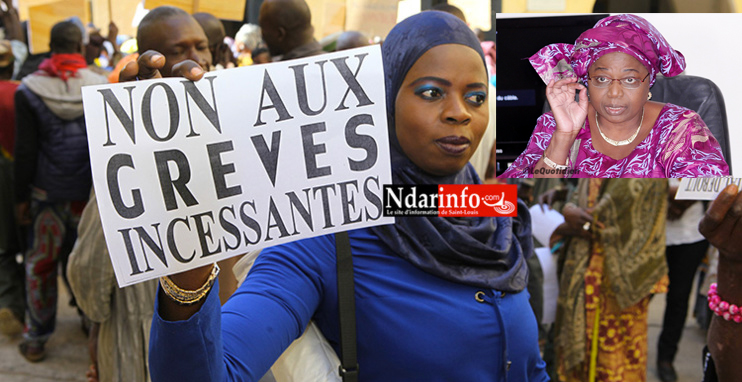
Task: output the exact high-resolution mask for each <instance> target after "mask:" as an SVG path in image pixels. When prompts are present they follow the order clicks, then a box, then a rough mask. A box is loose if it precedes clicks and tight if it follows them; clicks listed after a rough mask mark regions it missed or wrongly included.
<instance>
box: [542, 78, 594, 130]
mask: <svg viewBox="0 0 742 382" xmlns="http://www.w3.org/2000/svg"><path fill="white" fill-rule="evenodd" d="M577 90H580V96H579V102H576V101H575V93H576V91H577ZM546 99H547V100H548V101H549V105H550V106H551V111H552V113H553V114H554V120H555V121H556V132H555V133H561V134H565V135H566V134H568V135H571V136H576V135H577V133H578V132H579V131H580V129H581V128H582V125H584V124H585V118H587V88H586V87H585V86H584V85H582V84H580V83H579V82H578V79H577V78H575V77H570V78H564V79H561V80H559V81H557V82H556V83H555V82H554V80H551V81H550V82H549V84H548V85H547V86H546Z"/></svg>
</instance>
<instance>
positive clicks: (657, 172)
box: [500, 103, 729, 178]
mask: <svg viewBox="0 0 742 382" xmlns="http://www.w3.org/2000/svg"><path fill="white" fill-rule="evenodd" d="M555 130H556V122H555V121H554V116H553V115H552V114H551V112H549V113H546V114H543V115H542V116H541V117H539V119H538V123H537V124H536V128H535V129H534V131H533V134H532V135H531V140H530V141H529V142H528V147H527V148H526V150H525V151H524V152H523V153H522V154H520V156H518V158H517V159H516V160H515V162H513V164H512V165H511V166H510V167H508V169H507V170H505V172H504V173H503V174H502V175H500V177H501V178H530V177H532V176H533V174H532V171H531V170H530V169H531V168H534V167H535V166H536V163H537V162H538V161H539V159H541V157H542V156H543V154H544V150H545V149H546V147H548V146H549V142H551V136H552V134H554V131H555ZM574 150H577V151H576V152H574ZM567 166H568V167H569V168H570V169H571V170H576V173H573V174H565V177H574V178H703V177H717V176H728V175H729V166H728V165H727V162H726V161H724V157H723V155H722V152H721V147H720V146H719V142H717V141H716V138H714V136H713V135H712V134H711V131H710V130H709V129H708V127H707V126H706V124H705V123H704V122H703V120H702V119H701V117H700V116H699V115H698V114H697V113H696V112H694V111H693V110H690V109H687V108H684V107H682V106H677V105H673V104H669V103H668V104H665V106H664V107H663V108H662V111H661V112H660V115H659V117H657V122H655V124H654V126H653V127H652V131H651V132H650V133H649V135H648V136H647V137H646V138H644V140H643V141H642V142H641V143H639V145H637V146H636V148H635V149H634V151H632V152H631V154H629V156H627V157H626V158H624V159H619V160H616V159H613V158H611V157H609V156H607V155H605V154H603V153H601V152H599V151H598V150H596V149H595V148H594V147H593V141H592V138H591V136H590V124H589V122H588V121H587V120H586V121H585V125H584V126H583V127H582V129H581V130H580V132H579V133H578V134H577V138H576V139H575V144H574V145H573V146H572V150H571V151H570V155H569V157H568V159H567Z"/></svg>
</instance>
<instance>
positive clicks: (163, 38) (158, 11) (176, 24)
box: [137, 6, 211, 77]
mask: <svg viewBox="0 0 742 382" xmlns="http://www.w3.org/2000/svg"><path fill="white" fill-rule="evenodd" d="M137 45H138V48H139V53H144V52H146V51H148V50H154V51H157V52H160V53H161V54H162V55H163V56H165V66H163V68H162V69H161V70H160V73H162V76H163V77H170V76H171V75H172V74H171V71H172V68H173V65H175V64H177V63H179V62H182V61H184V60H193V61H195V62H196V63H198V64H199V65H201V66H202V67H203V68H204V69H205V70H209V68H210V67H211V52H210V51H209V41H208V39H207V38H206V34H205V33H204V30H203V29H202V28H201V26H200V25H199V24H198V22H196V20H195V19H194V18H193V17H192V16H191V15H189V14H188V13H186V12H185V11H183V10H181V9H179V8H175V7H170V6H162V7H157V8H155V9H153V10H151V11H150V12H149V13H148V14H147V15H146V16H145V17H144V18H143V19H142V21H141V22H140V23H139V28H138V30H137Z"/></svg>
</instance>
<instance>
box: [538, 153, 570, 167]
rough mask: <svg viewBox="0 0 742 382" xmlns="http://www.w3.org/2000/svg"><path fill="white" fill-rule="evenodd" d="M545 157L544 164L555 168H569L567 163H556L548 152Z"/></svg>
mask: <svg viewBox="0 0 742 382" xmlns="http://www.w3.org/2000/svg"><path fill="white" fill-rule="evenodd" d="M543 158H544V164H545V165H547V166H549V167H551V168H553V169H554V170H566V169H567V165H563V164H556V162H554V161H553V160H551V159H549V157H547V156H546V153H544V156H543Z"/></svg>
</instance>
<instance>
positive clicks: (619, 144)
mask: <svg viewBox="0 0 742 382" xmlns="http://www.w3.org/2000/svg"><path fill="white" fill-rule="evenodd" d="M643 122H644V108H642V120H641V121H639V127H637V128H636V132H634V135H632V136H630V137H628V138H627V139H624V140H623V141H614V140H613V139H610V138H608V137H606V136H605V134H603V131H602V130H600V123H599V122H598V112H597V111H596V112H595V125H596V126H598V132H599V133H600V136H601V137H603V139H605V141H606V142H608V143H610V144H612V145H613V146H626V145H628V144H629V143H631V142H633V141H634V139H636V136H637V135H639V130H641V129H642V123H643Z"/></svg>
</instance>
